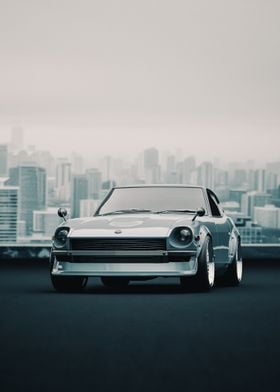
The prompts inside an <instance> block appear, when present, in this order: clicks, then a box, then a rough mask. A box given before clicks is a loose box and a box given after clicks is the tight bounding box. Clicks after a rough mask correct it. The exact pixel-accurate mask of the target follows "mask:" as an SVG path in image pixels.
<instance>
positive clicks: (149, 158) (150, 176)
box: [144, 148, 161, 184]
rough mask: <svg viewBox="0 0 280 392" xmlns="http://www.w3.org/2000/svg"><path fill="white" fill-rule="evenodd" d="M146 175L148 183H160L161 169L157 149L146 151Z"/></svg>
mask: <svg viewBox="0 0 280 392" xmlns="http://www.w3.org/2000/svg"><path fill="white" fill-rule="evenodd" d="M144 174H145V181H146V183H153V184H158V183H160V178H161V167H160V165H159V152H158V150H157V149H156V148H149V149H147V150H145V151H144Z"/></svg>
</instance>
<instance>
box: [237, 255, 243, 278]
mask: <svg viewBox="0 0 280 392" xmlns="http://www.w3.org/2000/svg"><path fill="white" fill-rule="evenodd" d="M242 273H243V263H242V260H237V261H236V276H237V279H238V282H240V281H241V279H242Z"/></svg>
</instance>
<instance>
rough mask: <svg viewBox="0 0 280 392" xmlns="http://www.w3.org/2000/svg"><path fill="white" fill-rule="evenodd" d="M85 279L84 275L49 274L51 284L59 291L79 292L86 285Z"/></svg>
mask: <svg viewBox="0 0 280 392" xmlns="http://www.w3.org/2000/svg"><path fill="white" fill-rule="evenodd" d="M87 280H88V278H87V277H84V276H55V275H51V281H52V285H53V287H54V288H55V290H56V291H58V292H60V293H69V292H70V293H71V292H72V293H73V292H80V291H82V290H83V289H84V288H85V287H86V284H87Z"/></svg>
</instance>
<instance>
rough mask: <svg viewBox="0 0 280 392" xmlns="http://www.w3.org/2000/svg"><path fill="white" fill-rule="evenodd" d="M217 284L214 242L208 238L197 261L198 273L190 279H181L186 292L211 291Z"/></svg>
mask: <svg viewBox="0 0 280 392" xmlns="http://www.w3.org/2000/svg"><path fill="white" fill-rule="evenodd" d="M214 282H215V262H214V257H213V248H212V240H211V238H210V237H209V236H208V237H207V238H206V239H205V242H204V244H203V246H202V249H201V252H200V255H199V256H198V260H197V273H196V275H194V276H190V277H185V276H184V277H181V286H182V288H183V290H185V291H209V290H210V289H211V288H212V287H213V286H214Z"/></svg>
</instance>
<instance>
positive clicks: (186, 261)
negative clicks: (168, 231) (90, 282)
mask: <svg viewBox="0 0 280 392" xmlns="http://www.w3.org/2000/svg"><path fill="white" fill-rule="evenodd" d="M52 258H53V268H52V272H51V273H52V274H53V275H60V276H62V275H63V276H131V277H133V276H134V277H137V276H147V277H149V276H150V277H161V276H166V277H168V276H170V277H171V276H191V275H195V274H196V272H197V258H196V252H194V251H188V252H168V251H164V252H163V251H149V252H139V251H138V252H131V251H129V252H124V251H121V252H120V251H114V252H106V253H105V252H100V251H99V252H98V251H94V252H93V251H70V252H65V251H53V252H52Z"/></svg>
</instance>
